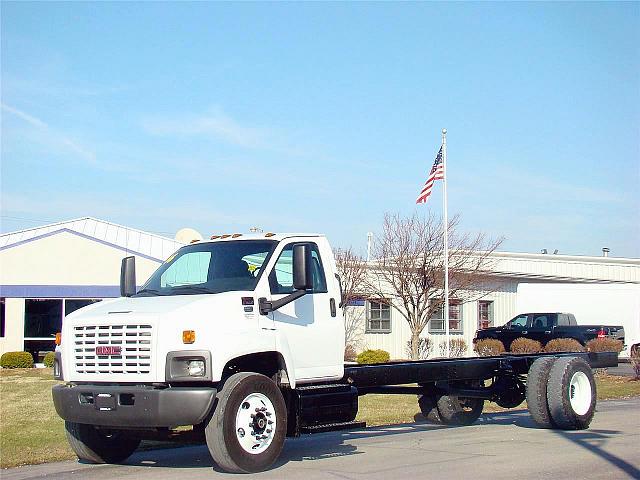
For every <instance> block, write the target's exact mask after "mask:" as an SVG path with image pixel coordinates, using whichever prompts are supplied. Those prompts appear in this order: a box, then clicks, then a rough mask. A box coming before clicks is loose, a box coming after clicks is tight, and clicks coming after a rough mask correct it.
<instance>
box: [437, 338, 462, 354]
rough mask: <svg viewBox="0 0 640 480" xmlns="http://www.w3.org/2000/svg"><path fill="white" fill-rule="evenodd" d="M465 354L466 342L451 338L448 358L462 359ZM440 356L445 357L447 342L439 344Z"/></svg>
mask: <svg viewBox="0 0 640 480" xmlns="http://www.w3.org/2000/svg"><path fill="white" fill-rule="evenodd" d="M466 354H467V342H465V341H464V339H462V338H452V339H450V340H449V358H457V357H464V356H465V355H466ZM440 356H441V357H446V356H447V342H446V341H445V342H442V343H441V344H440Z"/></svg>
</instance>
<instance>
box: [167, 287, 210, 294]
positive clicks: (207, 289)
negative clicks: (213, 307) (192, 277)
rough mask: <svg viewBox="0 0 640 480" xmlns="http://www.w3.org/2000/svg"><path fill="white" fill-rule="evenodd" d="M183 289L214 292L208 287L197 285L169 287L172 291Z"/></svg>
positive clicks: (196, 291) (195, 291)
mask: <svg viewBox="0 0 640 480" xmlns="http://www.w3.org/2000/svg"><path fill="white" fill-rule="evenodd" d="M185 290H189V291H192V292H194V293H215V292H214V291H213V290H211V289H209V288H206V287H198V286H197V285H180V286H179V287H173V288H171V291H172V292H175V291H185Z"/></svg>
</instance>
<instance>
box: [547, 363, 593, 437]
mask: <svg viewBox="0 0 640 480" xmlns="http://www.w3.org/2000/svg"><path fill="white" fill-rule="evenodd" d="M547 404H548V405H549V411H550V412H551V418H553V421H554V422H555V424H556V425H557V427H558V428H560V429H562V430H583V429H585V428H588V427H589V424H590V423H591V419H592V418H593V415H594V413H595V411H596V382H595V380H594V378H593V372H592V371H591V367H590V366H589V364H588V363H587V362H586V361H584V360H583V359H582V358H579V357H561V358H558V359H557V360H556V361H555V362H554V363H553V366H552V367H551V371H550V372H549V381H548V383H547Z"/></svg>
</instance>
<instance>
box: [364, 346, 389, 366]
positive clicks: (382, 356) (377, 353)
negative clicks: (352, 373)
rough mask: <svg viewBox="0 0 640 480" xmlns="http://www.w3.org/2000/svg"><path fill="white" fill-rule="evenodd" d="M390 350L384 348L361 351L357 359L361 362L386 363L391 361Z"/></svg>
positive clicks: (366, 363)
mask: <svg viewBox="0 0 640 480" xmlns="http://www.w3.org/2000/svg"><path fill="white" fill-rule="evenodd" d="M389 358H390V356H389V352H386V351H384V350H365V351H364V352H361V353H360V354H359V355H358V356H357V358H356V361H357V362H358V363H360V364H365V365H368V364H371V363H384V362H388V361H389Z"/></svg>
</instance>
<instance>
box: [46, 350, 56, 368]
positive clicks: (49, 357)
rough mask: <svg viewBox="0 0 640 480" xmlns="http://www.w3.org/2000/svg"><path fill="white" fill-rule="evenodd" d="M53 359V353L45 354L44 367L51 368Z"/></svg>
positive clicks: (54, 355) (54, 356)
mask: <svg viewBox="0 0 640 480" xmlns="http://www.w3.org/2000/svg"><path fill="white" fill-rule="evenodd" d="M55 358H56V354H55V352H47V354H46V355H45V356H44V366H45V367H47V368H53V360H54V359H55Z"/></svg>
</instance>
